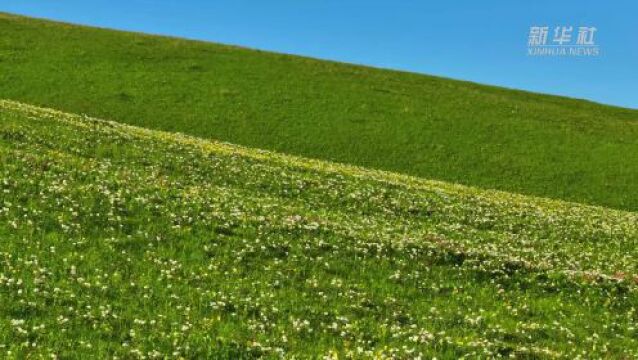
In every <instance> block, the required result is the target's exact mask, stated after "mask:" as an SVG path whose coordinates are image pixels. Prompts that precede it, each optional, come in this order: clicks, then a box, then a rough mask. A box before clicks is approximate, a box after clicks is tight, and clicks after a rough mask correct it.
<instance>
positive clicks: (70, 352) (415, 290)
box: [0, 101, 638, 359]
mask: <svg viewBox="0 0 638 360" xmlns="http://www.w3.org/2000/svg"><path fill="white" fill-rule="evenodd" d="M0 164H1V166H0V188H1V195H2V202H1V203H0V237H1V238H2V243H3V245H2V248H1V249H0V264H1V266H2V272H1V276H0V319H1V320H0V353H1V354H3V355H2V356H3V357H6V358H16V359H22V358H39V357H40V356H42V357H48V356H49V355H56V356H58V357H59V358H78V359H86V358H89V357H97V358H106V357H109V358H110V357H118V358H122V359H129V358H132V359H135V358H179V357H183V358H228V359H240V358H256V357H266V358H270V357H273V358H275V357H280V356H285V357H288V358H292V357H297V358H306V357H316V358H320V357H321V356H326V357H327V358H335V359H336V358H373V357H376V358H402V359H407V358H417V357H418V356H419V355H422V356H423V358H431V357H433V356H436V357H437V358H439V359H456V358H460V357H462V356H467V357H471V358H476V357H479V356H482V357H484V358H485V357H508V356H514V357H516V358H528V359H544V358H568V359H576V358H579V357H580V358H598V357H601V358H616V359H620V358H627V359H628V358H634V357H636V356H638V329H637V328H636V323H637V321H638V314H637V312H636V307H637V306H638V293H637V291H636V289H637V281H638V277H636V274H637V271H638V269H637V268H638V263H637V262H636V261H635V259H636V258H637V255H638V254H637V253H638V247H636V241H637V240H638V215H637V214H636V213H631V212H623V211H619V210H611V209H606V208H602V207H591V206H585V205H579V204H574V203H568V202H561V201H555V200H548V199H541V198H534V197H526V196H522V195H514V194H509V193H504V192H497V191H487V190H478V189H476V188H471V187H464V186H460V185H452V184H447V183H443V182H436V181H428V180H423V179H419V178H413V177H409V176H405V175H398V174H393V173H388V172H382V171H375V170H367V169H363V168H358V167H353V166H346V165H339V164H335V163H329V162H322V161H317V160H307V159H303V158H297V157H291V156H288V155H280V154H276V153H272V152H267V151H260V150H252V149H249V148H244V147H240V146H235V145H229V144H226V143H219V142H212V141H206V140H201V139H198V138H195V137H189V136H186V135H179V134H171V133H165V132H158V131H153V130H147V129H142V128H137V127H132V126H128V125H121V124H118V123H114V122H106V121H100V120H96V119H94V118H90V117H86V116H78V115H70V114H65V113H62V112H57V111H53V110H47V109H43V108H36V107H32V106H29V105H24V104H21V103H17V102H12V101H1V102H0Z"/></svg>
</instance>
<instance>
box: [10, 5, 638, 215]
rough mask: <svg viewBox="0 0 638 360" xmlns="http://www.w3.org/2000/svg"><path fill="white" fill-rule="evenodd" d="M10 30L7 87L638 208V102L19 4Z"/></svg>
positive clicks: (127, 117)
mask: <svg viewBox="0 0 638 360" xmlns="http://www.w3.org/2000/svg"><path fill="white" fill-rule="evenodd" d="M0 32H1V33H2V34H3V35H2V38H1V39H0V98H7V99H14V100H18V101H22V102H25V103H30V104H35V105H42V106H46V107H52V108H56V109H61V110H65V111H68V112H71V113H77V114H88V115H91V116H95V117H98V118H103V119H111V120H115V121H119V122H123V123H128V124H132V125H138V126H142V127H147V128H152V129H159V130H165V131H179V132H183V133H187V134H190V135H194V136H197V137H201V138H205V139H217V140H222V141H228V142H232V143H235V144H240V145H245V146H250V147H255V148H261V149H269V150H274V151H279V152H284V153H289V154H294V155H301V156H306V157H311V158H318V159H325V160H330V161H336V162H342V163H348V164H354V165H359V166H365V167H369V168H376V169H381V170H389V171H394V172H400V173H404V174H408V175H415V176H420V177H424V178H428V179H438V180H444V181H449V182H455V183H462V184H466V185H471V186H477V187H481V188H490V189H500V190H505V191H509V192H516V193H524V194H530V195H537V196H542V197H551V198H556V199H563V200H570V201H576V202H583V203H589V204H597V205H603V206H607V207H614V208H618V209H625V210H634V211H635V210H638V191H636V184H637V183H638V111H637V110H630V109H623V108H617V107H611V106H605V105H600V104H595V103H591V102H587V101H582V100H576V99H569V98H563V97H556V96H547V95H541V94H534V93H529V92H523V91H515V90H509V89H503V88H498V87H491V86H484V85H479V84H474V83H469V82H462V81H455V80H450V79H445V78H439V77H433V76H425V75H419V74H412V73H405V72H397V71H390V70H383V69H374V68H369V67H363V66H355V65H349V64H341V63H336V62H329V61H321V60H315V59H309V58H303V57H298V56H289V55H283V54H276V53H269V52H264V51H256V50H250V49H245V48H239V47H233V46H226V45H219V44H213V43H206V42H199V41H189V40H185V39H177V38H169V37H160V36H150V35H143V34H136V33H127V32H119V31H113V30H106V29H97V28H90V27H82V26H75V25H69V24H62V23H56V22H51V21H43V20H35V19H29V18H24V17H19V16H13V15H8V14H0ZM433 56H435V54H433ZM542 66H543V65H542V64H539V70H538V71H539V76H543V75H542ZM592 86H597V85H596V84H593V85H592ZM602 90H603V89H601V91H602Z"/></svg>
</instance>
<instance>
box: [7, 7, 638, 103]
mask: <svg viewBox="0 0 638 360" xmlns="http://www.w3.org/2000/svg"><path fill="white" fill-rule="evenodd" d="M0 11H6V12H12V13H19V14H24V15H31V16H37V17H44V18H50V19H57V20H63V21H68V22H73V23H81V24H89V25H96V26H102V27H109V28H116V29H125V30H134V31H142V32H148V33H156V34H169V35H175V36H180V37H187V38H193V39H202V40H210V41H215V42H222V43H228V44H236V45H243V46H248V47H252V48H259V49H264V50H272V51H277V52H285V53H291V54H301V55H307V56H312V57H318V58H325V59H333V60H339V61H345V62H352V63H359V64H366V65H372V66H378V67H384V68H394V69H401V70H408V71H414V72H421V73H427V74H433V75H440V76H445V77H451V78H456V79H463V80H471V81H476V82H480V83H487V84H494V85H500V86H506V87H511V88H518V89H525V90H531V91H538V92H543V93H551V94H559V95H566V96H570V97H577V98H585V99H590V100H594V101H597V102H602V103H607V104H615V105H620V106H625V107H632V108H638V22H637V21H636V16H637V15H638V1H635V0H631V1H629V0H618V1H585V0H579V1H574V0H571V1H533V2H532V1H526V2H523V1H511V0H509V1H493V0H488V1H469V0H468V1H444V0H439V1H436V2H434V1H425V0H420V1H409V0H405V1H396V0H394V1H389V0H388V1H378V0H365V1H359V0H350V1H348V0H301V1H300V0H286V1H284V0H271V1H262V0H259V1H258V0H253V1H248V0H224V1H221V0H219V1H215V0H212V1H211V0H209V1H203V0H190V1H188V0H182V1H177V0H175V1H161V0H159V1H151V0H108V1H106V0H92V1H86V0H82V1H80V0H56V1H53V0H37V1H36V0H4V1H2V3H1V4H0ZM531 26H549V27H550V33H549V36H548V38H549V41H550V42H551V38H552V36H553V28H554V27H555V26H573V28H574V32H573V41H575V39H576V32H577V29H578V27H580V26H594V27H596V28H597V31H596V33H595V38H594V40H595V43H596V45H598V46H599V49H600V52H601V54H600V55H599V56H594V57H591V56H590V57H576V56H562V57H560V56H545V57H538V56H528V54H527V45H528V36H529V31H530V27H531Z"/></svg>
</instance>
